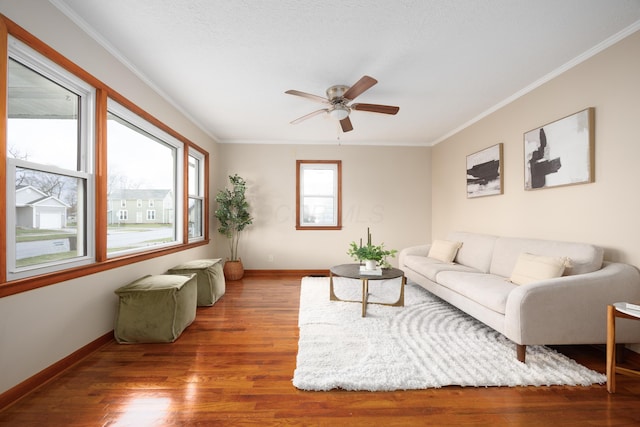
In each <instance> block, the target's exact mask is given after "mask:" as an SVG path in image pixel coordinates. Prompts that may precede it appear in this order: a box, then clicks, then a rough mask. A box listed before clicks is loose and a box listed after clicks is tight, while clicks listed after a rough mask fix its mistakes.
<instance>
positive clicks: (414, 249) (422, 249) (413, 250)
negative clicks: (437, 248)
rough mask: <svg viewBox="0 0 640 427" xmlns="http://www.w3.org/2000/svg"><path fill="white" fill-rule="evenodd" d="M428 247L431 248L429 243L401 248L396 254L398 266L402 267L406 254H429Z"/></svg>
mask: <svg viewBox="0 0 640 427" xmlns="http://www.w3.org/2000/svg"><path fill="white" fill-rule="evenodd" d="M429 249H431V244H430V243H429V244H426V245H417V246H410V247H408V248H404V249H402V250H401V251H400V253H399V254H398V265H399V266H400V268H402V266H403V265H404V258H405V257H406V256H407V255H417V256H424V257H426V256H427V255H429Z"/></svg>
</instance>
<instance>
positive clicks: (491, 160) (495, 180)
mask: <svg viewBox="0 0 640 427" xmlns="http://www.w3.org/2000/svg"><path fill="white" fill-rule="evenodd" d="M496 194H502V143H500V144H496V145H492V146H491V147H488V148H485V149H484V150H481V151H478V152H477V153H473V154H470V155H468V156H467V197H468V198H473V197H482V196H494V195H496Z"/></svg>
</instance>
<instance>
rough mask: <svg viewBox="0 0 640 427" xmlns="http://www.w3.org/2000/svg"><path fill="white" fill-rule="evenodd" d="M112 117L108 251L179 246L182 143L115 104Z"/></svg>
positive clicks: (111, 106)
mask: <svg viewBox="0 0 640 427" xmlns="http://www.w3.org/2000/svg"><path fill="white" fill-rule="evenodd" d="M107 118H108V120H107V149H108V152H107V159H108V161H107V227H108V232H107V251H108V252H109V253H112V252H123V251H135V250H139V249H145V248H148V247H150V246H157V245H162V244H168V243H173V242H176V241H177V240H178V236H180V235H181V232H180V231H181V230H179V229H178V227H177V222H176V214H177V213H178V212H179V209H180V206H182V204H181V203H180V202H179V198H178V197H177V196H176V177H177V176H176V173H177V172H178V170H179V169H180V162H178V161H177V159H178V158H179V155H178V151H179V150H180V152H182V143H181V142H179V141H177V140H175V138H173V137H171V136H169V135H166V134H164V132H162V131H161V130H160V129H157V128H154V127H153V126H151V125H150V124H149V123H148V122H145V121H144V120H143V119H142V118H140V117H139V116H137V115H135V114H133V113H132V112H131V111H129V110H127V109H126V108H124V107H123V106H121V105H119V104H117V103H115V102H111V101H110V102H109V113H108V115H107ZM143 127H144V129H143ZM139 202H140V203H139ZM116 212H117V213H118V214H117V215H116Z"/></svg>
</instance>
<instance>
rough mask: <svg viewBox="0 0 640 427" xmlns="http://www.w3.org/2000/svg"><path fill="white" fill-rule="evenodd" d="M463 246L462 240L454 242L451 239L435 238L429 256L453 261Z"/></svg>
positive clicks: (444, 260)
mask: <svg viewBox="0 0 640 427" xmlns="http://www.w3.org/2000/svg"><path fill="white" fill-rule="evenodd" d="M460 246H462V243H461V242H452V241H450V240H434V241H433V243H432V244H431V248H430V249H429V255H427V256H428V257H429V258H434V259H437V260H438V261H442V262H452V261H453V260H454V258H455V257H456V254H457V253H458V249H460Z"/></svg>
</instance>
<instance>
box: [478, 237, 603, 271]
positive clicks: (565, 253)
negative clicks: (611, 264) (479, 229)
mask: <svg viewBox="0 0 640 427" xmlns="http://www.w3.org/2000/svg"><path fill="white" fill-rule="evenodd" d="M523 252H527V253H530V254H534V255H545V256H551V257H566V258H568V259H569V261H570V262H571V267H567V268H565V271H564V275H565V276H571V275H574V274H583V273H590V272H592V271H597V270H599V269H600V268H602V260H603V256H604V251H603V249H602V248H599V247H597V246H594V245H590V244H587V243H571V242H559V241H554V240H538V239H523V238H515V237H499V238H498V239H497V240H496V242H495V247H494V249H493V258H492V259H491V269H490V270H489V271H490V273H492V274H497V275H498V276H504V277H510V276H511V272H512V271H513V269H514V268H515V266H516V262H517V261H518V257H519V256H520V254H521V253H523Z"/></svg>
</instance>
